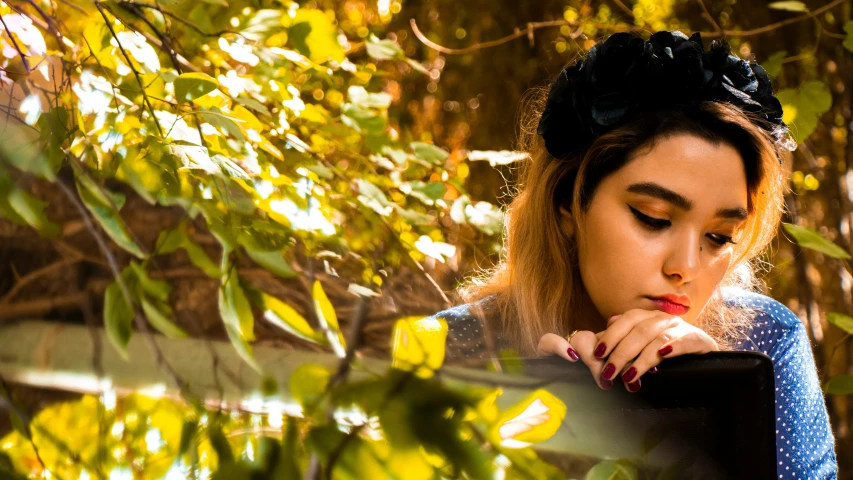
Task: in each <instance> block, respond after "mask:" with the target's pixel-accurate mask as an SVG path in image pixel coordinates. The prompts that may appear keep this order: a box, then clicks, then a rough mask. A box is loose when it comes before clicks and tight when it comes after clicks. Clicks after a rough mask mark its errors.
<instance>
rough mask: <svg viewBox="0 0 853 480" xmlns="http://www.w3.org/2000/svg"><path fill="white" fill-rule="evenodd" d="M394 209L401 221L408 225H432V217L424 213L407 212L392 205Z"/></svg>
mask: <svg viewBox="0 0 853 480" xmlns="http://www.w3.org/2000/svg"><path fill="white" fill-rule="evenodd" d="M394 208H395V210H397V213H399V214H400V216H401V217H403V220H405V221H406V223H408V224H412V225H429V224H431V223H433V217H432V216H430V215H427V214H425V213H421V212H416V211H414V210H407V209H405V208H403V207H400V206H398V205H394Z"/></svg>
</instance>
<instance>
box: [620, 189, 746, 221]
mask: <svg viewBox="0 0 853 480" xmlns="http://www.w3.org/2000/svg"><path fill="white" fill-rule="evenodd" d="M627 191H629V192H632V193H638V194H640V195H648V196H650V197H654V198H659V199H661V200H663V201H665V202H668V203H671V204H673V205H675V206H676V207H678V208H680V209H681V210H684V211H686V212H687V211H690V209H691V208H693V202H692V201H690V200H688V199H687V197H685V196H684V195H681V194H680V193H678V192H674V191H672V190H670V189H668V188H666V187H664V186H662V185H658V184H657V183H652V182H642V183H634V184H631V185H629V186H628V188H627ZM714 216H715V217H717V218H726V219H735V220H746V218H747V213H746V209H745V208H742V207H736V208H721V209H719V210H717V212H716V214H715V215H714Z"/></svg>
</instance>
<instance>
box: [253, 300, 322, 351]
mask: <svg viewBox="0 0 853 480" xmlns="http://www.w3.org/2000/svg"><path fill="white" fill-rule="evenodd" d="M257 299H258V305H257V306H258V307H259V308H261V309H262V310H263V311H264V318H265V319H266V320H267V321H268V322H270V323H271V324H273V325H275V326H276V327H278V328H280V329H282V330H284V331H285V332H287V333H290V334H291V335H295V336H297V337H299V338H301V339H303V340H308V341H309V342H313V343H320V344H326V343H327V342H326V337H324V336H323V335H322V334H320V333H318V332H315V331H314V329H313V328H311V325H309V324H308V320H306V319H305V317H303V316H302V315H300V314H299V312H297V311H296V310H294V309H293V307H291V306H290V305H288V304H286V303H284V302H282V301H281V300H279V299H277V298H275V297H273V296H272V295H269V294H267V293H264V292H259V295H258V296H257Z"/></svg>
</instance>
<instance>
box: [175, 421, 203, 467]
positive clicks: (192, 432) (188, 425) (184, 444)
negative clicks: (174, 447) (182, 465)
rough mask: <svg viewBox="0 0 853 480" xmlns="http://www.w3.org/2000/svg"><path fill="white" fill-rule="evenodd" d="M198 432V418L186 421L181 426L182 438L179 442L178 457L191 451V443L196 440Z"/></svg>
mask: <svg viewBox="0 0 853 480" xmlns="http://www.w3.org/2000/svg"><path fill="white" fill-rule="evenodd" d="M197 432H198V420H195V419H191V420H186V421H184V424H183V426H181V440H180V443H178V458H180V457H181V456H183V455H184V454H185V453H187V452H189V451H190V445H192V444H193V443H194V442H195V436H196V433H197Z"/></svg>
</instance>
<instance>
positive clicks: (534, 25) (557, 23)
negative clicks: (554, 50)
mask: <svg viewBox="0 0 853 480" xmlns="http://www.w3.org/2000/svg"><path fill="white" fill-rule="evenodd" d="M848 1H850V0H833V1H832V2H830V3H828V4H826V5H824V6H822V7H820V8H817V9H815V10H812V11H811V12H808V13H804V14H802V15H799V16H796V17H793V18H788V19H786V20H782V21H779V22H775V23H771V24H769V25H765V26H763V27H758V28H753V29H751V30H722V29H720V30H718V31H715V32H699V33H701V34H702V36H703V37H705V38H722V37H750V36H754V35H758V34H761V33H766V32H769V31H772V30H776V29H777V28H780V27H783V26H785V25H790V24H792V23H797V22H801V21H803V20H808V19H810V18H815V17H817V16H818V15H820V14H822V13H823V12H825V11H827V10H829V9H831V8H833V7H836V6H838V5H840V4H842V3H844V2H848ZM700 3H701V2H700ZM702 7H703V8H704V4H702ZM705 12H706V15H707V17H708V18H709V20H710V21H712V22H714V23H715V24H716V22H715V21H714V19H713V18H711V17H710V15H709V14H707V9H705ZM409 23H410V24H411V26H412V32H414V34H415V36H416V37H417V38H418V39H419V40H420V41H421V42H422V43H423V44H424V45H426V46H428V47H430V48H432V49H433V50H437V51H439V52H441V53H446V54H448V55H462V54H465V53H471V52H474V51H477V50H482V49H484V48H489V47H494V46H497V45H501V44H504V43H507V42H510V41H512V40H515V39H516V38H519V37H523V36H528V37H529V36H530V35H532V34H533V31H534V30H536V29H539V28H548V27H562V26H563V25H569V26H572V27H576V26H578V25H579V24H581V23H583V22H582V21H578V20H573V21H568V20H551V21H546V22H530V23H528V24H527V28H524V29H518V28H516V30H515V32H514V33H512V34H510V35H507V36H505V37H501V38H499V39H497V40H491V41H488V42H478V43H475V44H473V45H469V46H467V47H465V48H448V47H445V46H442V45H439V44H437V43H435V42H433V41H432V40H430V39H428V38H427V37H426V35H424V34H423V32H421V30H420V29H419V28H418V25H417V22H416V21H415V19H414V18H412V19H410V20H409ZM587 24H588V25H592V26H594V27H595V28H597V29H599V30H604V31H610V32H642V31H646V30H647V29H646V28H645V27H631V26H625V25H608V24H603V23H595V22H589V23H587ZM717 28H719V26H717Z"/></svg>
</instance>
